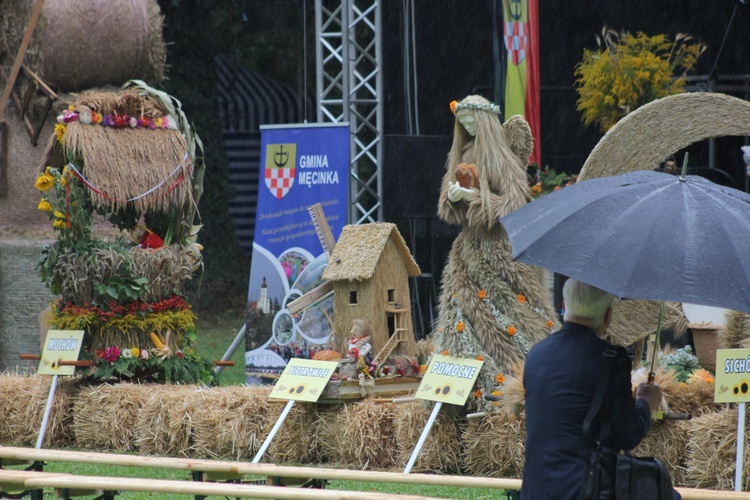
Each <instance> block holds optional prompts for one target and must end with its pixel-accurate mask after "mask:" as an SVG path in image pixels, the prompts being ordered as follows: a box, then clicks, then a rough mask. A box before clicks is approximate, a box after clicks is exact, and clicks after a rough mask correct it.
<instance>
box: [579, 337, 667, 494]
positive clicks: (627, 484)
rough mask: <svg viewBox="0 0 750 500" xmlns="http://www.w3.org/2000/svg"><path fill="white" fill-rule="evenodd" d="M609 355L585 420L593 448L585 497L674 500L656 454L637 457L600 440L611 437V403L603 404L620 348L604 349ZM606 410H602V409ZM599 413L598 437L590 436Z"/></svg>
mask: <svg viewBox="0 0 750 500" xmlns="http://www.w3.org/2000/svg"><path fill="white" fill-rule="evenodd" d="M603 354H604V356H605V357H606V358H607V360H606V362H605V363H604V372H603V373H602V377H601V379H600V380H599V382H598V384H597V386H596V390H595V392H594V399H593V401H592V402H591V408H589V412H588V414H587V415H586V419H585V420H584V422H583V437H584V438H585V439H586V444H588V446H589V447H590V448H591V457H590V458H589V462H588V464H587V466H586V470H585V471H584V473H583V484H582V486H581V499H582V500H610V499H617V500H626V499H646V498H648V499H650V500H651V499H653V500H659V499H661V500H672V498H673V489H672V479H671V478H670V476H669V472H667V469H666V468H665V467H664V464H662V463H661V462H659V461H658V460H657V459H655V458H654V457H634V456H632V455H631V454H630V453H629V452H624V453H618V452H616V451H613V450H610V449H607V448H605V447H603V446H602V445H601V443H602V442H603V441H604V440H605V439H606V438H607V437H608V436H609V431H610V422H609V413H610V408H609V405H604V406H602V405H603V403H604V399H605V396H606V394H605V393H606V390H607V382H608V380H609V373H610V368H611V366H612V364H613V361H614V358H615V356H616V355H617V351H615V350H614V349H611V348H607V349H605V350H604V353H603ZM602 409H604V411H602V412H601V414H600V410H602ZM597 414H600V417H601V418H600V422H601V428H600V429H599V439H598V440H594V439H593V437H592V436H591V423H592V422H593V420H594V419H595V418H596V416H597Z"/></svg>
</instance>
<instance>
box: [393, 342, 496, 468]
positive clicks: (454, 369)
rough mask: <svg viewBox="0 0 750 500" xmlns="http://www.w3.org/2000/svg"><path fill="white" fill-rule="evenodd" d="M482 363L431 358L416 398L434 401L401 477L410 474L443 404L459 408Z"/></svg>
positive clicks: (446, 357) (447, 357)
mask: <svg viewBox="0 0 750 500" xmlns="http://www.w3.org/2000/svg"><path fill="white" fill-rule="evenodd" d="M483 364H484V361H479V360H476V359H464V358H456V357H451V356H443V355H440V354H435V355H434V356H433V357H432V361H430V365H429V366H428V367H427V371H426V372H425V375H424V378H423V379H422V383H421V384H419V389H417V394H416V397H417V398H419V399H425V400H428V401H435V406H434V407H433V408H432V413H430V418H429V419H428V420H427V424H426V425H425V428H424V430H423V431H422V435H421V436H419V441H418V442H417V446H416V447H415V448H414V451H413V452H412V454H411V457H410V458H409V462H408V463H407V464H406V468H405V469H404V474H408V473H409V472H411V469H412V467H413V466H414V463H415V462H416V461H417V457H418V456H419V453H420V452H421V451H422V446H424V442H425V440H426V439H427V435H428V434H429V433H430V429H432V426H433V424H434V423H435V419H436V418H437V415H438V413H439V412H440V408H442V406H443V403H448V404H453V405H459V406H463V405H464V404H465V403H466V399H467V398H468V397H469V395H470V394H471V390H472V389H473V387H474V382H475V381H476V379H477V377H478V376H479V370H480V368H482V365H483Z"/></svg>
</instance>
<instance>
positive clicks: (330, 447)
mask: <svg viewBox="0 0 750 500" xmlns="http://www.w3.org/2000/svg"><path fill="white" fill-rule="evenodd" d="M350 411H351V410H350V409H349V405H348V404H346V403H344V404H340V405H318V413H317V418H316V420H315V423H314V427H313V428H314V433H315V443H316V445H317V446H316V447H315V457H314V461H315V462H316V463H320V464H330V465H336V466H338V465H345V464H344V463H343V454H344V452H343V450H344V446H345V443H344V432H343V429H344V425H345V421H346V416H347V415H348V414H349V412H350Z"/></svg>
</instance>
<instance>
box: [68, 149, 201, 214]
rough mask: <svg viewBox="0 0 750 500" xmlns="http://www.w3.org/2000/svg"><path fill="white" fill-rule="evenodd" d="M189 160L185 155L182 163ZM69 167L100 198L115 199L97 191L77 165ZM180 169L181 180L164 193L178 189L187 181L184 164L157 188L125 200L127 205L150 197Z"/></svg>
mask: <svg viewBox="0 0 750 500" xmlns="http://www.w3.org/2000/svg"><path fill="white" fill-rule="evenodd" d="M187 159H188V154H187V153H185V157H184V158H183V159H182V161H183V162H185V161H186V160H187ZM68 167H69V168H70V169H71V170H72V171H73V173H74V174H75V176H76V177H78V178H79V179H80V180H81V182H83V183H84V184H85V185H86V187H88V188H89V189H91V190H92V191H94V192H95V193H96V194H98V195H100V196H103V197H105V198H108V199H110V200H113V199H114V198H112V197H111V196H110V195H108V194H107V193H105V192H104V191H102V190H101V189H97V188H96V186H94V185H93V184H91V182H89V181H88V180H87V179H86V178H85V177H84V176H83V174H82V173H81V172H79V171H78V169H76V167H75V165H73V163H68ZM180 169H183V172H182V174H181V175H180V177H179V179H177V180H176V181H175V182H174V183H173V184H172V185H171V186H169V189H167V190H166V191H165V192H164V194H167V193H169V192H171V191H172V190H173V189H174V188H176V187H177V186H178V184H180V182H182V181H183V180H185V172H184V167H183V165H182V163H180V164H179V165H177V167H175V169H174V170H172V172H171V173H170V174H169V175H168V176H167V178H166V179H164V180H163V181H161V182H160V183H159V184H157V185H156V186H154V187H152V188H151V189H149V190H148V191H146V192H145V193H143V194H139V195H138V196H134V197H133V198H129V199H127V200H125V203H130V202H133V201H136V200H139V199H141V198H144V197H146V196H148V195H149V194H151V193H153V192H154V191H156V190H157V189H159V188H160V187H162V186H163V185H164V184H165V183H166V182H167V181H168V180H169V179H170V178H171V177H172V176H174V175H175V174H176V173H177V172H178V171H179V170H180ZM115 201H120V200H115Z"/></svg>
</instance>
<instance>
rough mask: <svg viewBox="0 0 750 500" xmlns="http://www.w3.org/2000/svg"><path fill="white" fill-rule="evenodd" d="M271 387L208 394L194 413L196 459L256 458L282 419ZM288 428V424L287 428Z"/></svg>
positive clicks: (213, 391)
mask: <svg viewBox="0 0 750 500" xmlns="http://www.w3.org/2000/svg"><path fill="white" fill-rule="evenodd" d="M270 391H271V387H269V386H253V387H241V386H232V387H223V388H217V389H210V390H204V391H203V392H202V393H201V394H202V401H203V404H202V405H201V406H199V407H198V408H196V409H195V413H193V422H194V434H195V456H198V457H210V458H222V459H234V460H239V459H242V458H247V457H254V456H255V454H256V453H257V452H258V450H259V449H260V447H261V445H262V444H263V441H264V440H265V438H266V436H267V435H268V433H269V431H270V429H271V427H273V424H274V423H275V421H276V418H277V417H278V415H279V411H277V408H276V407H277V406H279V405H275V404H273V403H271V402H269V401H268V393H269V392H270ZM285 425H286V424H285Z"/></svg>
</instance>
